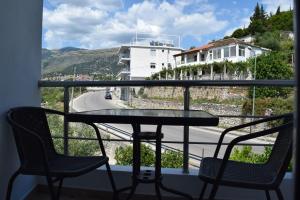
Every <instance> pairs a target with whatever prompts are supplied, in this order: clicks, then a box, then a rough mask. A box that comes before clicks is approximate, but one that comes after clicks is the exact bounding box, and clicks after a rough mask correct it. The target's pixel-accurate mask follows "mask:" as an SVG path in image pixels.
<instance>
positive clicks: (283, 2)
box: [262, 0, 293, 13]
mask: <svg viewBox="0 0 300 200" xmlns="http://www.w3.org/2000/svg"><path fill="white" fill-rule="evenodd" d="M262 3H263V4H264V5H265V6H266V11H267V12H268V13H270V12H273V13H274V12H276V10H277V8H278V6H280V9H281V10H288V9H289V8H290V7H292V8H293V0H262Z"/></svg>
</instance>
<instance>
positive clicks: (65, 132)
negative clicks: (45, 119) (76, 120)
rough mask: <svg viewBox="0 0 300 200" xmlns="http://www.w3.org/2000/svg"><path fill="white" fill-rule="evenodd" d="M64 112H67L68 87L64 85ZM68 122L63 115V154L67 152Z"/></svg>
mask: <svg viewBox="0 0 300 200" xmlns="http://www.w3.org/2000/svg"><path fill="white" fill-rule="evenodd" d="M64 113H65V114H68V113H69V87H68V86H65V87H64ZM68 133H69V122H68V121H67V119H66V117H64V154H65V155H68V154H69V139H68V137H69V134H68Z"/></svg>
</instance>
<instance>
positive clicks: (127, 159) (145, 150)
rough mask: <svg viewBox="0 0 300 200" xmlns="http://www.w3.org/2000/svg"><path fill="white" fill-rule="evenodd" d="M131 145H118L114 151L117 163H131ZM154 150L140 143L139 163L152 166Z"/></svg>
mask: <svg viewBox="0 0 300 200" xmlns="http://www.w3.org/2000/svg"><path fill="white" fill-rule="evenodd" d="M132 152H133V147H132V146H130V145H128V146H125V147H118V148H117V149H116V151H115V159H116V161H117V165H132ZM154 160H155V156H154V151H153V150H152V149H151V148H150V147H149V146H146V145H144V144H141V165H142V166H154Z"/></svg>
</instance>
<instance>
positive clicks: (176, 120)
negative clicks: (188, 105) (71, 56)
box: [67, 109, 219, 126]
mask: <svg viewBox="0 0 300 200" xmlns="http://www.w3.org/2000/svg"><path fill="white" fill-rule="evenodd" d="M67 119H68V120H69V121H73V122H80V121H85V122H92V123H98V122H99V123H118V124H121V123H124V124H135V123H138V124H149V125H173V126H174V125H179V126H185V125H186V126H216V125H218V122H219V118H218V117H216V116H214V115H212V114H210V113H208V112H205V111H200V110H190V111H184V110H163V109H103V110H92V111H84V112H76V113H70V114H68V116H67Z"/></svg>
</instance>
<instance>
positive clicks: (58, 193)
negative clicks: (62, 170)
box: [56, 178, 64, 199]
mask: <svg viewBox="0 0 300 200" xmlns="http://www.w3.org/2000/svg"><path fill="white" fill-rule="evenodd" d="M63 182H64V179H63V178H62V179H60V181H59V184H58V188H57V194H56V197H57V199H59V196H60V192H61V187H62V185H63Z"/></svg>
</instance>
